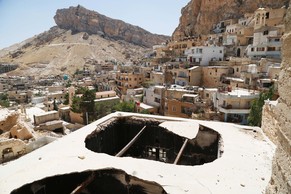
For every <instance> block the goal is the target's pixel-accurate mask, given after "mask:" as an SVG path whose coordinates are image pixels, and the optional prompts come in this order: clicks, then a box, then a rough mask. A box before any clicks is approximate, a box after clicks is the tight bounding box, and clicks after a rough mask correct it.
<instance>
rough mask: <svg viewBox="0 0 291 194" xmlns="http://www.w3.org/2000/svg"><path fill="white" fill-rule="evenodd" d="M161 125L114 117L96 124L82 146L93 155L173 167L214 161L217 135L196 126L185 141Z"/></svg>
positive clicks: (131, 118)
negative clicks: (164, 164) (145, 160)
mask: <svg viewBox="0 0 291 194" xmlns="http://www.w3.org/2000/svg"><path fill="white" fill-rule="evenodd" d="M161 123H163V121H157V120H153V119H146V118H138V117H118V118H114V119H112V120H109V121H107V122H105V123H103V124H101V125H98V127H97V129H96V130H95V131H93V132H92V133H91V134H90V135H88V136H87V137H86V139H85V146H86V148H87V149H89V150H91V151H93V152H96V153H106V154H109V155H112V156H117V157H133V158H139V159H148V160H155V161H159V162H165V163H170V164H177V165H192V166H193V165H201V164H204V163H209V162H212V161H214V160H215V159H217V157H218V153H219V151H218V148H219V142H220V139H221V138H220V135H219V133H218V132H216V131H214V130H212V129H210V128H207V127H205V126H202V125H199V130H198V133H197V135H196V137H195V138H193V139H188V138H186V137H182V136H179V135H177V134H176V133H174V132H173V131H175V130H171V131H170V130H167V129H166V128H164V127H161V126H160V124H161ZM179 130H180V131H181V130H183V129H179ZM193 130H194V129H193ZM180 134H181V133H180Z"/></svg>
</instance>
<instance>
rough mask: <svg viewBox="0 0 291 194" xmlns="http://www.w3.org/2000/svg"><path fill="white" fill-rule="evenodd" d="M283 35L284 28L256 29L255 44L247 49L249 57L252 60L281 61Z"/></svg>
mask: <svg viewBox="0 0 291 194" xmlns="http://www.w3.org/2000/svg"><path fill="white" fill-rule="evenodd" d="M283 34H284V28H283V26H276V27H275V26H264V27H261V28H258V29H256V30H255V32H254V40H253V44H252V45H249V46H248V48H247V56H248V57H250V58H252V59H260V58H278V59H280V58H281V47H282V41H281V37H282V35H283Z"/></svg>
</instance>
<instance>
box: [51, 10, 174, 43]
mask: <svg viewBox="0 0 291 194" xmlns="http://www.w3.org/2000/svg"><path fill="white" fill-rule="evenodd" d="M54 19H55V22H56V24H57V25H58V26H59V27H60V28H62V29H66V30H72V31H73V32H87V33H89V34H101V35H104V36H106V37H109V38H112V39H115V40H125V41H127V42H129V43H134V44H137V45H140V46H145V47H151V46H153V45H155V44H159V43H162V42H165V41H166V40H167V39H169V37H167V36H163V35H156V34H152V33H150V32H148V31H146V30H144V29H142V28H140V27H138V26H133V25H131V24H127V23H125V22H123V21H121V20H115V19H111V18H109V17H106V16H104V15H101V14H99V13H97V12H95V11H90V10H87V9H85V8H84V7H82V6H77V7H70V8H68V9H59V10H57V12H56V15H55V17H54Z"/></svg>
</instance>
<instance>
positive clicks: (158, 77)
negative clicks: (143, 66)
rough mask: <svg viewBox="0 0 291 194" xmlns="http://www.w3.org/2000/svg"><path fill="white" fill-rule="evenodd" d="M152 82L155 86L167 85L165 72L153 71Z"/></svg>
mask: <svg viewBox="0 0 291 194" xmlns="http://www.w3.org/2000/svg"><path fill="white" fill-rule="evenodd" d="M150 80H151V82H152V83H153V84H155V85H160V86H161V85H163V84H164V83H165V75H164V73H163V72H156V71H152V72H151V78H150Z"/></svg>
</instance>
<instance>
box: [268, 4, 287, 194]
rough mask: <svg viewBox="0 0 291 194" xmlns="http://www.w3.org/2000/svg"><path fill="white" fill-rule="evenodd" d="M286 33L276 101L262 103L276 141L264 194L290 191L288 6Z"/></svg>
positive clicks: (285, 193) (270, 132) (269, 131)
mask: <svg viewBox="0 0 291 194" xmlns="http://www.w3.org/2000/svg"><path fill="white" fill-rule="evenodd" d="M285 21H286V22H285V27H286V28H285V29H286V31H285V35H284V38H283V47H282V54H283V55H282V56H283V60H282V70H281V72H280V77H279V94H280V98H279V99H278V104H277V105H276V106H274V107H273V108H270V106H269V105H265V107H264V112H263V120H262V129H263V130H264V131H265V132H266V134H268V135H269V136H270V138H271V139H272V140H273V141H274V142H275V143H276V144H277V146H278V147H277V150H276V153H275V157H274V160H273V168H272V178H271V181H270V183H269V186H268V188H267V192H266V193H267V194H271V193H278V194H279V193H280V194H289V193H291V170H290V169H291V65H290V61H291V22H290V21H291V9H290V7H289V9H288V11H287V15H286V17H285Z"/></svg>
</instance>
